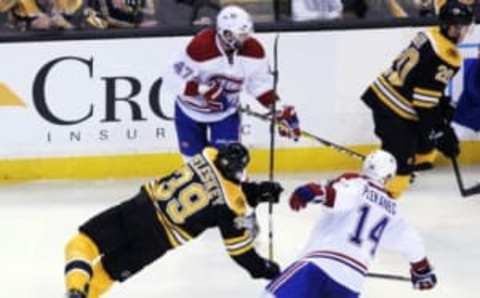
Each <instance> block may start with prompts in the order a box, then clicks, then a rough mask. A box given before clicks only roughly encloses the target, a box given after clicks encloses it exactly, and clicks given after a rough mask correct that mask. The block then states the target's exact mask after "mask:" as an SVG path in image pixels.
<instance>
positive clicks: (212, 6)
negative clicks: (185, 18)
mask: <svg viewBox="0 0 480 298" xmlns="http://www.w3.org/2000/svg"><path fill="white" fill-rule="evenodd" d="M177 2H178V3H180V4H184V5H187V6H190V7H191V13H190V18H189V21H190V24H192V25H213V23H214V21H213V20H214V19H215V17H216V15H217V14H218V12H219V11H220V9H221V7H220V5H219V4H218V3H216V2H212V1H211V0H177Z"/></svg>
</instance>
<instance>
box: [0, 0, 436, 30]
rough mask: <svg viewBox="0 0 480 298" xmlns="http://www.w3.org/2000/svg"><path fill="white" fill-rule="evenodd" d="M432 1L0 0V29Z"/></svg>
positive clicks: (280, 14)
mask: <svg viewBox="0 0 480 298" xmlns="http://www.w3.org/2000/svg"><path fill="white" fill-rule="evenodd" d="M433 1H436V0H0V12H1V14H0V16H1V17H0V22H1V24H0V26H1V28H2V30H9V31H31V30H85V29H87V30H88V29H112V28H148V27H152V28H153V27H161V26H204V25H209V24H213V23H214V21H215V16H216V14H217V13H218V11H219V10H220V9H221V8H222V7H223V6H226V5H230V4H236V5H239V6H241V7H243V8H245V9H246V10H247V11H248V12H250V13H251V14H252V16H253V18H254V21H255V22H257V23H260V22H273V21H292V22H305V21H322V22H330V21H335V20H339V19H355V18H356V19H389V18H399V17H425V16H432V15H434V9H433V7H434V3H433Z"/></svg>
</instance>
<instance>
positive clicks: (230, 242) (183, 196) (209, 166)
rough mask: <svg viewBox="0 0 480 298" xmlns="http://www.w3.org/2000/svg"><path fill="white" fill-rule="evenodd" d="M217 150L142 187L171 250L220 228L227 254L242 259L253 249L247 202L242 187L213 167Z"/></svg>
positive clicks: (205, 153) (206, 150)
mask: <svg viewBox="0 0 480 298" xmlns="http://www.w3.org/2000/svg"><path fill="white" fill-rule="evenodd" d="M216 154H217V150H215V149H213V148H207V149H205V150H204V151H203V153H202V154H198V155H196V156H194V157H193V158H192V159H191V161H190V162H188V163H187V164H186V165H185V166H183V167H182V168H180V169H179V170H177V171H175V172H173V173H172V174H171V175H168V176H166V177H163V178H161V179H158V180H154V181H150V182H148V183H147V184H145V185H144V186H143V188H144V190H145V191H146V192H147V194H148V195H149V197H150V198H151V200H152V201H153V202H154V205H155V207H156V211H157V217H158V220H159V222H160V223H161V225H162V226H163V228H164V229H165V231H166V234H167V236H168V239H169V242H170V244H171V246H172V248H175V247H177V246H179V245H182V244H183V243H185V242H187V241H189V240H190V239H192V238H195V237H197V236H198V235H200V234H201V233H202V232H203V231H205V230H206V229H208V228H211V227H215V226H218V227H219V228H220V231H221V234H222V237H223V239H224V243H225V246H226V248H227V251H228V253H229V254H230V255H231V256H232V257H236V256H240V255H242V254H244V253H246V252H248V251H250V250H252V249H253V240H254V239H253V237H252V236H251V233H250V231H249V230H248V229H246V228H245V227H244V226H243V220H244V219H245V217H244V216H245V214H246V211H247V200H246V197H245V195H244V193H243V191H242V189H241V186H240V185H237V184H234V183H232V182H230V181H228V180H225V179H224V178H223V177H222V175H221V174H220V173H219V172H218V170H217V169H216V167H215V166H214V164H213V162H212V161H213V160H214V159H215V156H216Z"/></svg>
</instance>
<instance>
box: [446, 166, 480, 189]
mask: <svg viewBox="0 0 480 298" xmlns="http://www.w3.org/2000/svg"><path fill="white" fill-rule="evenodd" d="M451 160H452V165H453V171H454V172H455V178H456V179H457V185H458V189H459V190H460V194H461V195H462V197H464V198H465V197H469V196H473V195H476V194H480V183H477V184H475V185H473V186H472V187H469V188H465V186H464V184H463V179H462V173H461V172H460V167H459V166H458V161H457V159H456V158H455V157H452V158H451Z"/></svg>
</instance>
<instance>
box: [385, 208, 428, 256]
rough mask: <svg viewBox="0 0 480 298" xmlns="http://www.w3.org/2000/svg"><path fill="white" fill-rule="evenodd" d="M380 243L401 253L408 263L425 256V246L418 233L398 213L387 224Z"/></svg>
mask: <svg viewBox="0 0 480 298" xmlns="http://www.w3.org/2000/svg"><path fill="white" fill-rule="evenodd" d="M380 245H381V246H383V247H385V248H386V249H388V250H393V251H397V252H399V253H401V254H402V255H403V256H404V257H405V258H406V259H407V260H408V261H409V262H410V263H415V262H418V261H420V260H422V259H423V258H425V248H424V245H423V241H422V239H421V238H420V235H419V234H418V233H417V231H416V230H414V229H413V228H412V227H411V226H410V225H409V224H408V223H407V222H406V220H405V219H404V218H403V217H402V216H401V215H400V214H397V216H396V218H395V220H394V221H393V222H392V223H391V224H390V225H388V226H387V228H386V230H385V233H384V236H383V238H382V241H381V242H380Z"/></svg>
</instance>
